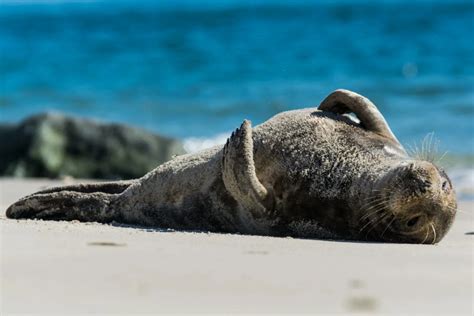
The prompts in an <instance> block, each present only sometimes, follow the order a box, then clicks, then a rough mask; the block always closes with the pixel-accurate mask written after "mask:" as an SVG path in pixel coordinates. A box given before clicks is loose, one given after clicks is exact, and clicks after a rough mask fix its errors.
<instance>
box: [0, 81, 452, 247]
mask: <svg viewBox="0 0 474 316" xmlns="http://www.w3.org/2000/svg"><path fill="white" fill-rule="evenodd" d="M348 112H353V113H355V114H356V115H357V117H358V118H359V120H360V122H358V123H356V122H355V121H353V120H352V119H350V118H349V117H347V116H345V115H343V114H344V113H348ZM455 209H456V201H455V197H454V192H453V190H452V188H451V183H450V181H449V179H448V178H447V176H446V174H445V173H444V172H443V171H442V170H441V169H439V168H438V167H436V166H435V165H434V164H432V163H431V162H426V161H421V160H416V159H413V158H411V157H409V156H408V155H407V153H406V151H405V150H404V149H403V147H402V146H401V145H400V143H399V142H398V140H397V139H396V138H395V136H394V135H393V133H392V132H391V131H390V129H389V128H388V125H387V124H386V122H385V120H384V119H383V117H382V116H381V114H380V113H379V112H378V110H377V109H376V108H375V106H374V105H373V104H372V103H371V102H370V101H369V100H367V99H365V98H363V97H362V96H360V95H357V94H355V93H353V92H350V91H346V90H337V91H336V92H334V93H333V94H331V95H330V96H328V98H326V99H325V100H324V101H323V103H322V104H321V105H320V107H319V110H316V109H303V110H296V111H289V112H283V113H280V114H278V115H276V116H274V117H273V118H271V119H270V120H268V121H267V122H265V123H263V124H261V125H259V126H257V127H255V128H253V129H252V128H251V126H250V123H249V122H248V121H244V123H243V124H242V126H241V127H240V128H239V129H237V130H236V131H235V132H234V133H233V134H232V136H231V137H230V138H229V140H228V141H227V144H226V145H225V146H224V148H222V147H220V146H218V147H214V148H211V149H208V150H205V151H203V152H200V153H196V154H190V155H183V156H180V157H177V158H175V159H173V160H172V161H169V162H167V163H165V164H163V165H161V166H159V167H158V168H156V169H155V170H153V171H151V172H150V173H148V174H147V175H145V176H144V177H142V178H140V179H137V180H131V181H122V182H109V183H101V184H92V185H76V186H68V187H61V188H54V189H50V190H45V191H42V192H38V193H36V194H33V195H31V196H28V197H26V198H24V199H22V200H20V201H18V202H17V203H15V204H13V205H12V206H11V207H10V208H9V209H8V210H7V216H9V217H12V218H42V219H65V220H73V219H79V220H83V221H99V222H111V221H116V222H120V223H127V224H138V225H146V226H153V227H160V228H173V229H185V230H205V231H216V232H231V233H245V234H261V235H274V236H296V237H318V238H327V237H330V238H344V239H358V240H360V239H370V240H380V241H391V242H415V243H436V242H438V241H439V240H440V239H441V238H442V237H443V236H444V235H445V233H446V232H447V231H448V229H449V227H450V226H451V223H452V220H453V218H454V214H455Z"/></svg>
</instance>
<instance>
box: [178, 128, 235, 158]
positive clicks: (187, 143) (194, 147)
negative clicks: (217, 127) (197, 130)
mask: <svg viewBox="0 0 474 316" xmlns="http://www.w3.org/2000/svg"><path fill="white" fill-rule="evenodd" d="M230 134H231V133H230V132H229V133H222V134H218V135H215V136H213V137H209V138H206V137H189V138H186V139H185V140H184V141H183V146H184V150H186V152H188V153H195V152H198V151H200V150H203V149H207V148H211V147H213V146H216V145H224V144H225V142H226V141H227V138H228V137H229V135H230Z"/></svg>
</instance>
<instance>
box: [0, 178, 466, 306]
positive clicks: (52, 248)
mask: <svg viewBox="0 0 474 316" xmlns="http://www.w3.org/2000/svg"><path fill="white" fill-rule="evenodd" d="M57 184H59V183H58V182H54V181H47V180H14V179H0V190H1V199H0V207H1V210H2V211H1V212H0V225H1V235H0V236H1V282H2V284H1V302H0V303H1V314H2V315H9V314H13V313H28V314H45V315H50V314H53V313H57V314H62V315H63V314H86V313H92V312H95V313H98V314H101V315H102V314H105V313H122V314H138V313H152V314H153V313H158V312H168V313H169V312H179V313H210V312H220V313H223V312H231V313H239V312H248V313H261V312H269V313H289V314H294V313H297V312H311V313H321V314H329V313H342V314H347V313H351V312H361V313H367V314H372V313H380V314H385V313H396V314H406V315H419V314H426V315H433V314H442V315H457V314H460V315H472V314H473V283H474V280H473V275H474V274H473V238H474V235H473V234H474V228H473V220H472V219H473V217H472V213H473V212H474V203H473V202H461V203H460V209H461V210H463V213H459V214H458V217H457V218H456V221H455V224H454V227H453V228H452V230H451V231H450V233H449V234H448V236H447V237H446V238H445V239H444V240H443V241H442V242H441V243H440V244H439V245H435V246H432V245H397V244H371V243H351V242H333V241H318V240H299V239H290V238H270V237H255V236H239V235H222V234H207V233H189V232H188V233H187V232H168V231H159V230H152V229H137V228H131V227H114V226H110V225H100V224H96V223H76V222H46V221H30V220H28V221H17V220H8V219H5V214H4V210H5V209H6V207H7V206H8V205H9V204H10V203H12V202H14V201H15V200H17V199H18V198H20V197H21V196H23V195H26V194H28V193H31V192H34V191H36V190H38V189H40V188H43V187H46V186H51V185H57Z"/></svg>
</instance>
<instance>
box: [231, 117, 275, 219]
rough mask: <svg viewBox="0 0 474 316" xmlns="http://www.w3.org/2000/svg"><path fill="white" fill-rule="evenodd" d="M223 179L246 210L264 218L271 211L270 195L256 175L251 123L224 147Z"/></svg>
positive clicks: (236, 132) (241, 127)
mask: <svg viewBox="0 0 474 316" xmlns="http://www.w3.org/2000/svg"><path fill="white" fill-rule="evenodd" d="M222 178H223V180H224V185H225V187H226V189H227V190H228V191H229V192H230V194H231V195H232V196H233V197H234V199H235V200H236V201H237V202H239V204H240V205H242V206H243V207H244V208H245V209H247V210H249V211H257V212H260V214H262V212H266V211H269V208H271V198H270V194H269V193H268V191H267V189H266V188H265V187H264V186H263V185H262V184H261V183H260V181H259V180H258V178H257V174H256V172H255V164H254V160H253V140H252V127H251V125H250V122H249V121H248V120H245V121H244V122H243V123H242V125H241V126H240V128H238V129H237V130H236V131H235V132H234V133H232V135H231V136H230V137H229V139H228V140H227V143H226V144H225V146H224V152H223V157H222Z"/></svg>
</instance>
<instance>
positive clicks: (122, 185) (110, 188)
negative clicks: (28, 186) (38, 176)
mask: <svg viewBox="0 0 474 316" xmlns="http://www.w3.org/2000/svg"><path fill="white" fill-rule="evenodd" d="M136 182H137V180H126V181H112V182H99V183H78V184H72V185H65V186H60V187H53V188H49V189H45V190H41V191H39V192H36V193H35V194H45V193H54V192H61V191H71V192H83V193H94V192H102V193H109V194H117V193H122V192H123V191H125V190H126V189H127V188H128V187H129V186H130V185H132V184H134V183H136Z"/></svg>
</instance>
